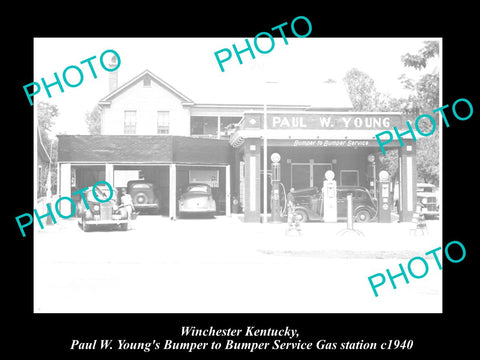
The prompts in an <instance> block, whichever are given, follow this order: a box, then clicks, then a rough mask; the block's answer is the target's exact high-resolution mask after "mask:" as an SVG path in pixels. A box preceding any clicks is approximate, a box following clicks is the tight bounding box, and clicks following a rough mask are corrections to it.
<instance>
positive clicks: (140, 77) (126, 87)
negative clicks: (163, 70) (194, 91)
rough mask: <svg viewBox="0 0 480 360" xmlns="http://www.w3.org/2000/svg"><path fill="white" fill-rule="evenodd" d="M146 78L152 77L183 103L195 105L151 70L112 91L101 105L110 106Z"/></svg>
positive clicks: (101, 101) (102, 100)
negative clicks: (119, 96)
mask: <svg viewBox="0 0 480 360" xmlns="http://www.w3.org/2000/svg"><path fill="white" fill-rule="evenodd" d="M145 76H150V77H151V78H152V80H153V81H155V82H156V83H157V84H158V85H160V86H162V87H164V88H165V89H167V90H168V91H170V92H171V93H172V94H174V95H176V96H177V97H178V98H180V100H182V102H183V103H189V104H193V100H191V99H190V98H188V97H187V96H185V95H184V94H182V93H181V92H180V91H178V90H177V89H175V88H174V87H173V86H171V85H170V84H168V83H167V82H165V81H163V80H162V79H160V78H159V77H158V76H157V75H155V74H154V73H152V72H151V71H150V70H145V71H144V72H142V73H141V74H139V75H137V76H135V77H134V78H133V79H131V80H130V81H128V82H127V83H125V84H123V85H122V86H120V87H118V88H117V89H116V90H114V91H112V92H111V93H110V94H108V95H107V96H105V97H104V98H103V99H101V100H100V101H99V103H100V105H102V104H109V103H110V102H111V101H112V99H114V98H115V97H116V96H118V95H119V94H121V93H122V92H124V91H126V90H128V89H129V88H130V87H132V86H133V85H135V84H136V83H138V82H139V81H141V80H142V79H143V78H144V77H145Z"/></svg>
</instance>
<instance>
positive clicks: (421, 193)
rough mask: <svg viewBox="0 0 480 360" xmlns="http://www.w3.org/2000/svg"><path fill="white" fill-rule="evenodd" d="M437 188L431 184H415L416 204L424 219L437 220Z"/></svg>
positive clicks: (438, 212)
mask: <svg viewBox="0 0 480 360" xmlns="http://www.w3.org/2000/svg"><path fill="white" fill-rule="evenodd" d="M437 191H438V189H437V187H436V186H435V185H432V184H426V183H418V184H417V202H418V203H420V205H421V207H422V208H421V212H422V214H423V215H424V216H425V218H438V216H439V214H440V211H439V206H438V199H437Z"/></svg>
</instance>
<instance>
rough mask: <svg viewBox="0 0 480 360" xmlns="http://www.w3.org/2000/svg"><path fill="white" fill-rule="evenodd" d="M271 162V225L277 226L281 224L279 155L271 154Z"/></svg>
mask: <svg viewBox="0 0 480 360" xmlns="http://www.w3.org/2000/svg"><path fill="white" fill-rule="evenodd" d="M270 159H271V160H272V191H271V193H270V199H271V206H272V209H271V210H272V223H275V224H278V223H281V222H282V216H281V206H280V159H281V157H280V154H278V153H273V154H272V156H271V157H270Z"/></svg>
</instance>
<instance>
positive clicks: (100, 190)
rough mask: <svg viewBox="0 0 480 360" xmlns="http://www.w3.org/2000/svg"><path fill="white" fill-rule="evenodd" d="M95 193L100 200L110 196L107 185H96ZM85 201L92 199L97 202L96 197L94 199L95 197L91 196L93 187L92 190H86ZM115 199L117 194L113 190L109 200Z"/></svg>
mask: <svg viewBox="0 0 480 360" xmlns="http://www.w3.org/2000/svg"><path fill="white" fill-rule="evenodd" d="M95 195H96V196H97V198H98V199H100V200H102V201H103V200H106V199H108V197H109V196H110V189H109V188H108V186H97V187H96V188H95ZM86 197H87V201H93V202H98V200H97V199H95V197H94V196H93V189H92V190H89V191H88V192H87V196H86ZM116 200H117V194H116V192H115V190H114V191H113V196H112V198H111V199H110V201H116Z"/></svg>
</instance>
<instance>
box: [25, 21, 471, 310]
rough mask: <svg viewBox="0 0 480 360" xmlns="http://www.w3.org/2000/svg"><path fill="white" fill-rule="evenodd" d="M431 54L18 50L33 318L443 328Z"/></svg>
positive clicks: (92, 42)
mask: <svg viewBox="0 0 480 360" xmlns="http://www.w3.org/2000/svg"><path fill="white" fill-rule="evenodd" d="M298 22H300V20H299V21H298ZM231 44H234V45H235V46H236V48H235V50H234V49H233V48H232V46H231ZM66 47H68V48H69V49H71V51H68V52H64V51H63V49H65V48H66ZM441 47H442V41H441V39H439V38H325V39H324V38H322V39H319V38H308V37H304V38H300V37H295V36H293V37H289V38H285V39H282V38H281V37H280V38H278V37H276V38H273V37H268V36H265V35H264V36H263V37H258V38H255V39H254V41H251V40H250V41H248V40H246V39H241V38H195V39H188V38H166V39H165V38H94V39H85V38H75V39H68V38H38V39H35V41H34V50H35V57H34V59H35V68H34V70H35V72H34V78H35V79H36V81H38V83H39V84H40V85H39V86H38V87H37V88H38V89H40V90H39V92H38V94H36V95H34V99H35V104H34V109H35V114H36V119H37V122H36V125H37V126H36V132H37V134H38V136H37V137H36V154H37V161H36V164H35V171H36V175H37V189H36V199H35V200H36V210H37V212H38V215H40V217H36V218H35V219H34V221H33V225H32V226H34V229H35V235H34V237H35V254H34V256H35V269H34V273H35V288H34V310H35V312H39V313H43V312H47V313H56V312H60V313H63V312H66V313H70V312H73V313H82V312H88V313H91V312H93V313H96V312H100V313H124V312H127V313H190V312H193V313H266V312H268V313H378V312H381V313H405V312H408V313H438V312H441V310H442V283H441V261H440V262H439V260H438V255H437V254H436V253H435V252H431V253H430V254H428V255H426V254H425V253H427V252H429V251H431V250H434V249H438V248H439V247H441V245H442V244H441V239H442V228H441V221H442V218H441V216H440V215H441V205H442V201H441V190H442V189H441V187H442V183H441V161H440V148H441V146H440V145H441V134H442V131H441V129H439V130H437V131H436V127H438V123H439V116H438V115H439V114H438V113H435V114H433V113H432V110H433V109H437V108H439V107H440V99H441V97H440V95H441V88H440V80H441V79H440V76H441V73H442V57H441ZM272 48H273V49H272ZM60 49H62V51H61V52H60V51H59V50H60ZM222 49H223V50H222ZM268 49H272V50H271V51H270V53H268V54H262V53H260V52H259V50H261V51H263V52H265V51H266V50H268ZM217 50H218V51H219V52H218V55H217V57H215V56H212V54H213V53H214V52H215V51H217ZM242 50H243V51H242ZM57 51H58V53H57ZM191 53H194V54H196V56H194V57H192V56H190V55H189V54H191ZM229 53H231V54H233V55H232V56H231V58H230V59H229V60H228V61H223V62H222V60H224V59H226V58H228V54H229ZM351 53H355V54H356V56H355V57H351V56H349V54H351ZM325 54H329V56H328V57H325ZM52 56H53V57H54V58H55V59H56V61H55V63H52V62H51V61H50V59H51V58H52ZM236 57H238V59H237V58H236ZM85 59H87V61H85ZM240 60H241V61H242V63H240ZM289 63H290V64H291V63H295V65H294V66H291V67H288V70H286V69H287V64H289ZM222 69H223V71H222ZM55 72H56V73H57V74H58V77H59V80H58V82H57V83H54V82H55V77H54V76H53V75H52V74H53V73H55ZM40 79H41V80H40ZM72 85H75V86H72ZM35 87H36V86H33V85H32V90H31V91H32V92H33V91H34V90H36V89H35ZM27 100H28V99H26V101H27ZM463 105H465V104H463ZM458 108H459V109H460V105H458ZM467 109H468V108H467ZM421 114H430V115H429V116H428V117H427V116H425V118H421V119H420V120H417V121H416V119H417V117H419V115H421ZM264 119H267V120H266V122H265V121H264ZM432 121H433V122H432ZM408 123H410V124H411V125H410V128H412V127H413V130H414V131H410V132H409V131H408V129H409V128H408V126H409V125H408ZM394 129H395V130H394ZM376 136H377V137H378V140H377V137H376ZM415 140H416V141H415ZM47 204H50V206H51V207H50V208H47ZM49 211H50V213H49ZM45 214H47V215H45ZM42 215H43V217H42ZM37 219H38V220H37ZM21 220H22V222H25V221H26V220H27V219H21ZM40 223H41V224H40ZM437 251H438V250H437ZM439 254H440V255H441V252H440V253H439ZM440 258H441V256H440Z"/></svg>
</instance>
